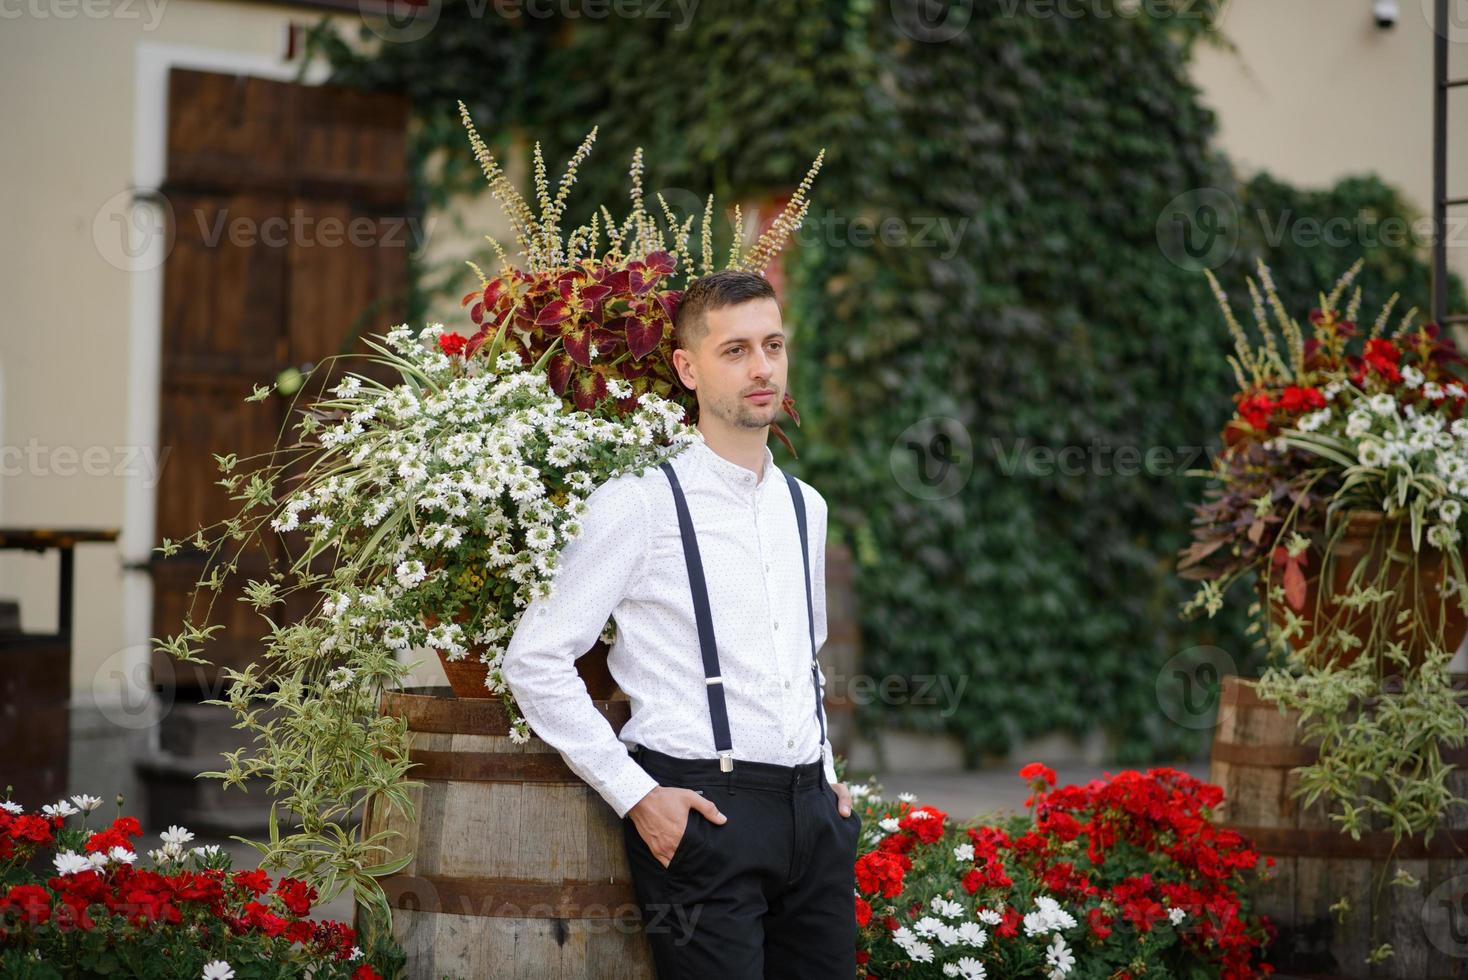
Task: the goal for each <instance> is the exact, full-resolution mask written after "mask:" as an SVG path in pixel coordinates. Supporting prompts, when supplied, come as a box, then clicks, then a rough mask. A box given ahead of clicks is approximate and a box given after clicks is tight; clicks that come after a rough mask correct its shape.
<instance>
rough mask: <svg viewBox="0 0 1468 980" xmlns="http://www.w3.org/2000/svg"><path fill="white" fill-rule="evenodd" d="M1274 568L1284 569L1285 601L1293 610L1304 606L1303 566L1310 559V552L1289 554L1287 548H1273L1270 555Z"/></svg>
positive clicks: (1298, 609)
mask: <svg viewBox="0 0 1468 980" xmlns="http://www.w3.org/2000/svg"><path fill="white" fill-rule="evenodd" d="M1271 558H1272V559H1273V562H1274V567H1275V568H1281V567H1282V568H1283V569H1284V590H1285V601H1286V602H1288V603H1289V604H1290V608H1291V609H1293V610H1294V611H1295V612H1299V611H1300V610H1302V609H1304V608H1305V585H1306V583H1305V572H1304V566H1305V565H1306V564H1307V563H1308V562H1309V560H1310V553H1309V552H1308V551H1302V552H1300V553H1299V554H1298V555H1294V556H1291V555H1290V553H1289V550H1288V549H1286V548H1284V547H1278V548H1275V549H1274V553H1273V554H1272V555H1271Z"/></svg>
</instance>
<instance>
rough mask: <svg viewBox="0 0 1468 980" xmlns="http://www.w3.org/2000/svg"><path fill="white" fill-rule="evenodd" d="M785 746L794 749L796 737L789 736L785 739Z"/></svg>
mask: <svg viewBox="0 0 1468 980" xmlns="http://www.w3.org/2000/svg"><path fill="white" fill-rule="evenodd" d="M785 747H786V748H787V749H793V748H795V739H793V738H787V739H786V740H785Z"/></svg>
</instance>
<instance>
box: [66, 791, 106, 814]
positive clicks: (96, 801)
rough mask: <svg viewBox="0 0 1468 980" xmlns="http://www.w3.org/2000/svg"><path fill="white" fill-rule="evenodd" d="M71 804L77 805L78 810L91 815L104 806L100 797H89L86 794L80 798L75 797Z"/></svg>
mask: <svg viewBox="0 0 1468 980" xmlns="http://www.w3.org/2000/svg"><path fill="white" fill-rule="evenodd" d="M71 802H73V803H75V804H76V805H77V808H78V809H79V810H81V811H82V812H83V813H91V812H92V811H93V810H95V809H97V807H99V806H101V805H102V800H101V799H100V798H99V797H96V796H87V795H86V794H85V793H83V794H81V795H79V796H73V797H72V798H71Z"/></svg>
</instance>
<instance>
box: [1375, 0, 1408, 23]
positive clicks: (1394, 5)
mask: <svg viewBox="0 0 1468 980" xmlns="http://www.w3.org/2000/svg"><path fill="white" fill-rule="evenodd" d="M1371 13H1372V15H1373V16H1375V17H1376V26H1377V27H1380V28H1381V29H1382V30H1390V29H1391V28H1393V27H1396V26H1397V21H1399V20H1401V19H1402V8H1401V5H1400V4H1399V3H1398V2H1397V0H1375V2H1374V3H1372V5H1371Z"/></svg>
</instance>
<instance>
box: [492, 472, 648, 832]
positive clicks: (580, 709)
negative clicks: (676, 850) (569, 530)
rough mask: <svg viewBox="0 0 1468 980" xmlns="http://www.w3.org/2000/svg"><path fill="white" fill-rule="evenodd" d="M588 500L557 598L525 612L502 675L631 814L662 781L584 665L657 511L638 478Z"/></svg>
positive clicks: (579, 766)
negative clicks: (609, 710)
mask: <svg viewBox="0 0 1468 980" xmlns="http://www.w3.org/2000/svg"><path fill="white" fill-rule="evenodd" d="M586 504H587V510H586V514H585V516H584V517H583V519H582V521H581V533H580V534H579V535H577V536H576V537H575V538H574V539H572V540H571V541H568V542H567V543H566V544H565V546H564V547H563V548H562V549H561V552H560V558H559V567H558V568H557V571H556V574H555V577H554V579H553V581H552V587H551V594H550V596H549V597H548V598H540V599H534V600H532V601H531V603H530V605H528V606H527V607H526V608H525V612H524V613H523V614H522V615H521V618H520V622H519V623H518V624H517V626H516V628H515V633H514V635H513V636H512V637H511V638H510V642H509V645H508V646H507V647H506V649H505V657H504V661H503V663H502V665H501V670H502V672H503V675H504V679H505V683H506V685H507V686H508V687H509V688H510V691H511V693H512V694H514V696H515V703H516V704H517V705H518V706H519V708H520V710H521V711H522V712H523V713H524V715H525V720H526V721H528V722H529V723H530V727H531V729H533V730H534V732H535V734H536V735H537V736H539V737H540V738H541V739H542V740H543V741H544V742H546V743H547V744H548V745H550V746H551V747H552V748H554V749H555V750H556V751H558V752H559V753H560V754H561V757H562V758H563V759H565V761H566V765H567V766H568V767H570V769H571V771H572V772H574V773H575V774H576V775H577V776H579V777H581V779H582V780H584V781H585V782H586V783H587V784H588V785H589V786H591V787H592V788H593V789H595V790H596V791H597V792H598V793H599V794H601V797H602V799H604V800H606V801H607V803H608V804H609V805H610V806H611V807H612V809H614V810H615V811H616V812H617V816H618V817H624V816H626V815H627V811H628V810H630V809H632V807H633V806H634V805H636V803H637V802H638V801H639V800H641V799H642V798H643V797H644V796H646V795H647V794H648V793H649V792H650V791H652V790H653V789H655V788H657V786H658V782H657V780H655V779H653V778H652V776H650V775H648V773H647V771H646V770H644V769H643V768H642V767H641V766H639V765H638V764H637V762H636V760H635V759H633V758H632V757H631V756H630V755H629V754H628V753H627V747H626V746H625V745H624V744H623V743H622V741H621V740H620V739H619V738H617V733H616V732H615V731H613V729H612V726H611V723H610V722H609V721H607V719H606V717H605V716H604V715H603V714H602V713H601V712H600V711H598V710H597V709H596V706H595V705H594V704H592V702H591V695H590V694H588V693H587V691H586V685H585V683H583V682H582V680H581V675H580V674H578V673H577V672H576V659H577V658H578V657H580V656H581V655H582V654H583V653H585V652H586V651H587V650H589V649H591V646H592V644H594V643H595V642H596V640H597V638H598V637H599V636H600V635H601V631H602V628H603V627H604V626H605V625H606V622H607V619H608V617H610V616H611V615H612V611H613V610H614V609H615V608H616V606H617V605H618V603H620V602H621V601H622V598H623V596H625V595H626V594H627V593H628V591H629V589H630V588H631V587H632V586H633V585H634V584H635V583H636V582H637V580H638V579H639V578H640V577H641V574H642V571H643V568H644V566H645V564H646V562H647V550H648V542H649V540H650V535H649V534H648V527H649V516H650V515H649V513H648V506H647V499H646V496H645V495H644V493H643V491H642V488H641V487H640V486H639V485H638V483H637V481H636V480H635V479H634V478H632V477H630V476H624V477H615V478H613V479H611V480H609V481H607V482H606V483H604V484H602V485H601V486H599V487H597V488H596V489H595V490H593V491H592V493H591V495H590V496H589V497H587V498H586Z"/></svg>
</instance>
